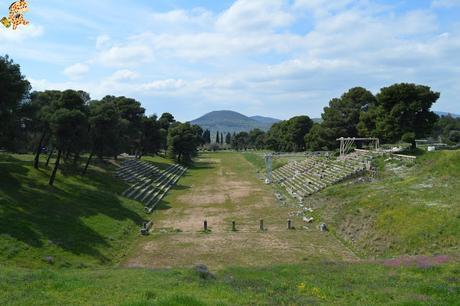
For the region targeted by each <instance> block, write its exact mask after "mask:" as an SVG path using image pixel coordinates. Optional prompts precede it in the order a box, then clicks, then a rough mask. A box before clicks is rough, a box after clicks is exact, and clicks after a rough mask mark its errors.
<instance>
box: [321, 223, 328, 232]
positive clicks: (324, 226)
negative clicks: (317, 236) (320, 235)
mask: <svg viewBox="0 0 460 306" xmlns="http://www.w3.org/2000/svg"><path fill="white" fill-rule="evenodd" d="M319 229H320V230H321V231H322V232H327V231H329V229H328V228H327V225H326V223H321V225H320V226H319Z"/></svg>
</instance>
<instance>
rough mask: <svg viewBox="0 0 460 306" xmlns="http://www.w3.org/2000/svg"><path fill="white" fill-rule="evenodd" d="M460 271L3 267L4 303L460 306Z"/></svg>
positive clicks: (0, 297) (330, 266)
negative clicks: (205, 275) (204, 274)
mask: <svg viewBox="0 0 460 306" xmlns="http://www.w3.org/2000/svg"><path fill="white" fill-rule="evenodd" d="M459 273H460V266H459V265H454V264H447V265H442V266H433V267H423V268H422V267H417V266H409V267H400V266H398V267H388V266H384V265H381V264H369V263H361V264H347V263H343V262H333V261H311V262H306V263H305V264H298V265H280V266H272V267H266V268H227V269H225V270H221V271H219V272H217V273H216V274H215V279H208V280H204V279H201V278H200V277H199V276H198V274H196V273H195V272H194V271H193V270H192V269H172V270H148V269H102V270H86V269H85V270H73V269H65V270H61V271H53V270H38V271H32V270H25V269H12V268H0V304H1V305H390V304H391V305H456V304H457V305H458V303H459V300H460V287H459Z"/></svg>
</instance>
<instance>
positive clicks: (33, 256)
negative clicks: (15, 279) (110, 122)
mask: <svg viewBox="0 0 460 306" xmlns="http://www.w3.org/2000/svg"><path fill="white" fill-rule="evenodd" d="M31 160H32V156H30V155H7V154H0V173H1V174H2V175H1V176H0V260H1V261H2V262H3V263H6V264H16V265H18V266H23V267H42V266H44V265H46V263H45V262H44V258H45V257H48V256H52V257H54V260H55V264H54V265H55V266H58V267H59V266H87V265H90V266H92V265H100V264H113V263H114V262H118V261H119V260H120V259H121V258H122V257H123V256H124V253H125V249H126V247H127V246H129V244H130V243H131V241H133V239H134V238H135V237H137V236H138V229H139V224H141V223H142V221H143V218H144V215H143V213H142V209H143V207H142V205H140V204H139V203H137V202H135V201H131V200H128V199H126V198H123V197H120V196H117V194H120V193H121V192H122V191H123V190H124V189H125V188H126V185H125V184H124V183H123V182H121V181H119V180H115V179H113V177H112V173H111V171H112V170H113V167H114V166H113V165H109V164H105V165H101V164H99V165H97V166H91V167H90V169H89V173H88V175H87V176H86V177H81V176H79V175H75V174H74V173H71V172H70V173H69V172H68V171H65V172H64V173H59V174H58V176H57V180H56V183H55V187H50V186H48V184H47V183H48V177H49V172H50V170H51V169H50V168H48V169H40V170H38V171H37V170H35V169H33V167H32V166H31V165H32V163H31V162H30V161H31Z"/></svg>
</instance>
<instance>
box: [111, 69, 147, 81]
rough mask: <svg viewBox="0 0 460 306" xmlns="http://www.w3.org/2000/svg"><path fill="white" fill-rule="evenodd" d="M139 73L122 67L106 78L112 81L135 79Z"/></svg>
mask: <svg viewBox="0 0 460 306" xmlns="http://www.w3.org/2000/svg"><path fill="white" fill-rule="evenodd" d="M139 77H140V75H139V74H138V73H137V72H135V71H132V70H128V69H122V70H117V71H115V72H114V73H113V74H112V75H111V76H110V77H109V78H108V80H110V81H112V82H118V81H132V80H135V79H138V78H139Z"/></svg>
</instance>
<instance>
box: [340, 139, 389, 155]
mask: <svg viewBox="0 0 460 306" xmlns="http://www.w3.org/2000/svg"><path fill="white" fill-rule="evenodd" d="M337 141H340V156H341V157H342V156H345V155H346V154H347V153H348V152H350V150H351V148H352V146H353V145H354V144H355V142H356V141H367V142H369V143H370V144H372V146H373V147H374V149H375V150H378V148H379V147H380V140H379V139H378V138H355V137H353V138H350V137H349V138H345V137H341V138H338V139H337Z"/></svg>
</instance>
